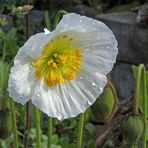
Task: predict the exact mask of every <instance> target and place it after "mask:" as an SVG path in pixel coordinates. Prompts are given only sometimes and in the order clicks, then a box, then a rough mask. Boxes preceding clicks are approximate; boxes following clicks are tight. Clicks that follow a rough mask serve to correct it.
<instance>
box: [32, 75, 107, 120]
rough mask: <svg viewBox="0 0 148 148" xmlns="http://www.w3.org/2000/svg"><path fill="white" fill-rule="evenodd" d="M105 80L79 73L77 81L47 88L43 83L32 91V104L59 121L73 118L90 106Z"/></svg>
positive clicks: (102, 77)
mask: <svg viewBox="0 0 148 148" xmlns="http://www.w3.org/2000/svg"><path fill="white" fill-rule="evenodd" d="M106 82H107V80H106V77H105V76H104V75H102V74H101V73H93V74H92V73H90V72H85V73H79V76H78V77H77V79H74V80H71V81H66V82H65V83H64V84H58V85H55V86H53V87H51V88H49V87H48V86H47V85H46V84H45V83H44V82H43V81H39V82H38V84H35V85H36V86H35V87H34V88H35V89H34V90H32V96H31V100H32V103H33V104H34V105H35V106H36V107H37V108H39V109H40V110H41V111H43V112H44V113H46V114H47V115H48V116H50V117H55V118H58V119H59V120H63V119H67V118H71V117H75V116H77V115H78V114H80V113H82V112H84V111H85V110H86V109H87V108H88V107H89V106H90V105H92V104H93V103H94V102H95V100H96V98H97V97H98V96H99V95H100V94H101V93H102V91H103V87H104V86H105V84H106Z"/></svg>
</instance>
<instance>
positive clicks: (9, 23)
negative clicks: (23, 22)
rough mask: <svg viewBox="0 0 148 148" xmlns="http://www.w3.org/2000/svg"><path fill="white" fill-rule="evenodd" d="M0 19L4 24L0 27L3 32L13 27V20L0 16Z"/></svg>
mask: <svg viewBox="0 0 148 148" xmlns="http://www.w3.org/2000/svg"><path fill="white" fill-rule="evenodd" d="M0 19H4V20H5V23H4V24H1V25H0V28H1V29H2V30H3V31H4V32H8V31H9V30H10V29H11V28H12V26H13V19H12V17H11V16H9V15H4V14H0Z"/></svg>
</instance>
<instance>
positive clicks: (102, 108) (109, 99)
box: [92, 81, 117, 122]
mask: <svg viewBox="0 0 148 148" xmlns="http://www.w3.org/2000/svg"><path fill="white" fill-rule="evenodd" d="M116 102H117V101H116V91H115V89H114V86H113V84H112V83H111V82H110V81H108V83H107V85H106V86H105V88H104V92H103V93H102V94H101V95H100V97H99V98H98V99H97V101H96V103H95V104H94V105H93V106H92V111H93V114H94V117H95V119H96V120H98V121H102V122H104V121H108V120H109V119H110V118H111V117H112V113H113V111H114V109H115V106H116Z"/></svg>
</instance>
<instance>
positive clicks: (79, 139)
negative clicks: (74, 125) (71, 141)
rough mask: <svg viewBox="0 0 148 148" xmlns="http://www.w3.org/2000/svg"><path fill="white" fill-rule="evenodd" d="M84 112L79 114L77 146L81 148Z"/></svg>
mask: <svg viewBox="0 0 148 148" xmlns="http://www.w3.org/2000/svg"><path fill="white" fill-rule="evenodd" d="M83 127H84V113H81V114H80V121H79V131H78V142H77V148H82V138H83Z"/></svg>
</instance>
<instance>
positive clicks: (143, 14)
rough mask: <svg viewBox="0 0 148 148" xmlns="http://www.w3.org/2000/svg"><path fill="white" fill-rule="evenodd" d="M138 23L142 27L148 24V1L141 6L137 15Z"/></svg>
mask: <svg viewBox="0 0 148 148" xmlns="http://www.w3.org/2000/svg"><path fill="white" fill-rule="evenodd" d="M137 24H138V26H140V27H147V26H148V3H146V4H144V5H142V6H140V7H139V10H138V16H137Z"/></svg>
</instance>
